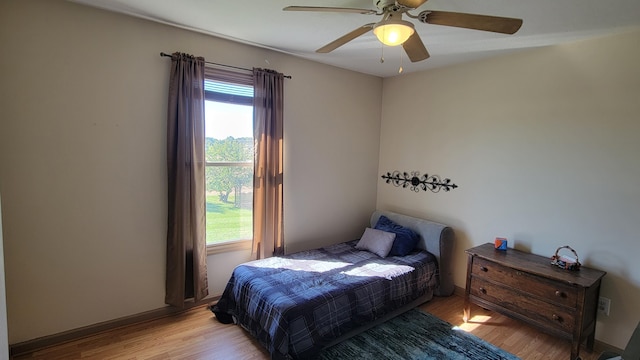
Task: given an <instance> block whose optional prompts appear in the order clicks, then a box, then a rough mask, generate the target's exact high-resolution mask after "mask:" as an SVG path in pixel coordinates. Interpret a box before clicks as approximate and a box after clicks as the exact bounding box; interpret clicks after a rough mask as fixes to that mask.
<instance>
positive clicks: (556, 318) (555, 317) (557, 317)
mask: <svg viewBox="0 0 640 360" xmlns="http://www.w3.org/2000/svg"><path fill="white" fill-rule="evenodd" d="M551 317H552V318H553V320H555V321H557V322H562V317H560V316H558V315H556V314H553V315H551Z"/></svg>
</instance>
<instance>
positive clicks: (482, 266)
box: [464, 243, 606, 360]
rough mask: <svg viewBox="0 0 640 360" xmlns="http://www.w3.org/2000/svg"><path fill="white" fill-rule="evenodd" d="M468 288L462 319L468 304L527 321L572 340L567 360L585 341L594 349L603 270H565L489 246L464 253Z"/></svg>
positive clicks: (467, 314) (468, 316) (466, 316)
mask: <svg viewBox="0 0 640 360" xmlns="http://www.w3.org/2000/svg"><path fill="white" fill-rule="evenodd" d="M466 253H467V255H468V263H467V287H466V293H465V305H464V320H465V321H467V320H469V319H471V314H470V311H471V307H470V306H471V303H474V304H477V305H479V306H481V307H483V308H485V309H489V310H493V311H496V312H499V313H501V314H505V315H508V316H511V317H513V318H516V319H519V320H522V321H525V322H527V323H529V324H531V325H534V326H536V327H538V328H540V329H542V330H543V331H545V332H547V333H549V334H553V335H555V336H560V337H564V338H567V339H570V340H571V358H570V359H571V360H574V359H577V358H578V353H579V350H580V344H581V343H582V342H583V341H584V340H585V339H586V340H587V344H586V345H587V349H588V350H589V351H593V342H594V335H595V328H596V312H597V308H598V296H599V293H600V282H601V280H602V277H603V276H604V275H605V274H606V273H605V272H603V271H599V270H594V269H589V268H585V267H584V266H582V267H581V268H580V270H579V271H568V270H563V269H560V268H558V267H557V266H554V265H551V258H550V256H549V257H544V256H539V255H533V254H529V253H525V252H522V251H518V250H514V249H508V250H506V251H500V250H496V249H495V248H494V245H493V244H491V243H488V244H484V245H480V246H477V247H474V248H471V249H468V250H466Z"/></svg>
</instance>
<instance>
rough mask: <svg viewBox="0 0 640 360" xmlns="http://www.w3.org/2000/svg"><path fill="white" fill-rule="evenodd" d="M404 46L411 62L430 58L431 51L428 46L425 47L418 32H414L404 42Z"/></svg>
mask: <svg viewBox="0 0 640 360" xmlns="http://www.w3.org/2000/svg"><path fill="white" fill-rule="evenodd" d="M402 47H403V48H404V51H405V52H406V53H407V56H408V57H409V60H411V62H418V61H422V60H426V59H428V58H429V52H428V51H427V48H426V47H424V44H423V43H422V40H420V36H419V35H418V33H417V32H414V33H413V35H411V36H410V37H409V39H407V41H405V42H404V43H402Z"/></svg>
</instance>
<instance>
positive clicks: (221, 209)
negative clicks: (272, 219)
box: [205, 80, 254, 245]
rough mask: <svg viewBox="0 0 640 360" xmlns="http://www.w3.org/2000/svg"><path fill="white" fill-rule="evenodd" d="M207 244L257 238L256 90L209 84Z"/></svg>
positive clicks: (206, 136) (207, 109)
mask: <svg viewBox="0 0 640 360" xmlns="http://www.w3.org/2000/svg"><path fill="white" fill-rule="evenodd" d="M205 94H206V101H205V159H206V167H205V182H206V191H207V194H206V214H207V218H206V224H207V230H206V231H207V232H206V239H207V245H217V244H224V243H227V242H230V241H237V240H250V239H251V238H252V237H253V146H254V141H253V106H252V104H253V87H251V86H247V85H239V84H231V83H227V82H221V81H215V80H206V81H205Z"/></svg>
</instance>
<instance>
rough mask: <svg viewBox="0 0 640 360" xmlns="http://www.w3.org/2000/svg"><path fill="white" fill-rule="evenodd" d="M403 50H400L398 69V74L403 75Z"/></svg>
mask: <svg viewBox="0 0 640 360" xmlns="http://www.w3.org/2000/svg"><path fill="white" fill-rule="evenodd" d="M402 70H404V69H403V68H402V50H400V68H399V69H398V74H402Z"/></svg>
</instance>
